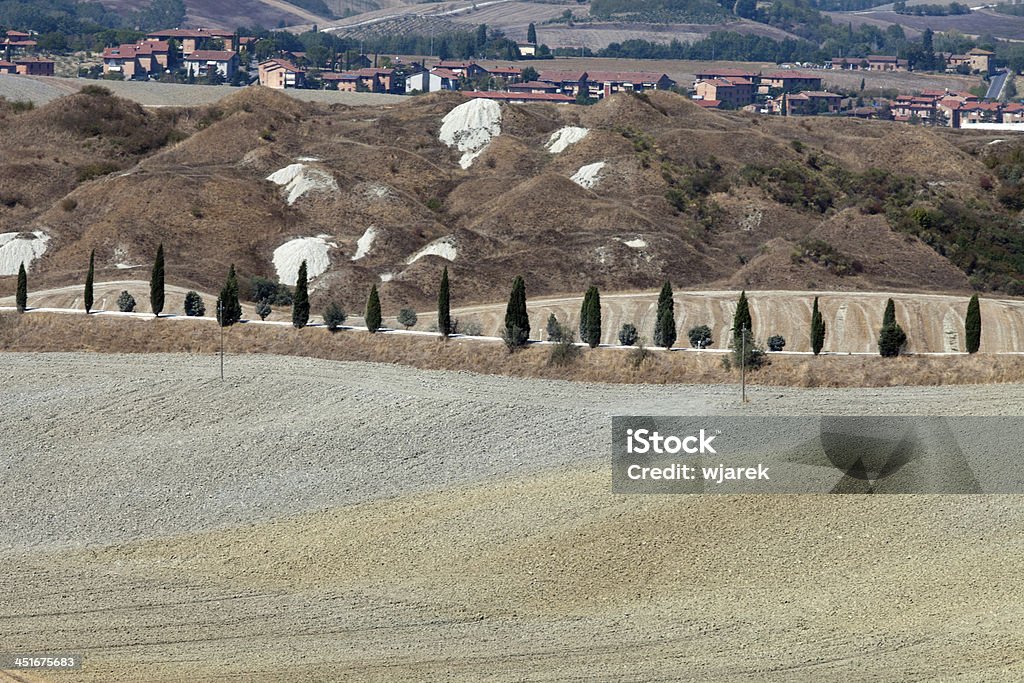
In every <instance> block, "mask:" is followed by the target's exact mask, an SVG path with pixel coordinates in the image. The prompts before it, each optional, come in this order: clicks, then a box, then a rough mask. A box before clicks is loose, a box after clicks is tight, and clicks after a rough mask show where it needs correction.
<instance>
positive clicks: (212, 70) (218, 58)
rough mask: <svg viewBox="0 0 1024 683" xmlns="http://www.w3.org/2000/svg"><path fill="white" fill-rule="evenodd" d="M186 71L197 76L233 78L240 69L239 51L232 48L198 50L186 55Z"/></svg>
mask: <svg viewBox="0 0 1024 683" xmlns="http://www.w3.org/2000/svg"><path fill="white" fill-rule="evenodd" d="M185 71H186V72H187V73H188V75H189V76H194V77H196V78H210V77H214V76H217V77H220V78H223V79H225V80H228V79H230V78H232V77H233V76H234V75H235V72H236V71H238V53H237V52H233V51H231V50H196V51H195V52H191V53H189V55H188V56H187V57H185Z"/></svg>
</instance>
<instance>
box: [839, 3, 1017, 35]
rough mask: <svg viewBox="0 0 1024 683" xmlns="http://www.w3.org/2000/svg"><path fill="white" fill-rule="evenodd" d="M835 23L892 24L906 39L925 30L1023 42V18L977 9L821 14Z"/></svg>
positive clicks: (879, 10) (876, 10)
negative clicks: (941, 13) (933, 14)
mask: <svg viewBox="0 0 1024 683" xmlns="http://www.w3.org/2000/svg"><path fill="white" fill-rule="evenodd" d="M824 14H826V15H828V16H830V17H832V20H833V21H834V22H836V23H837V24H840V25H844V24H853V25H854V26H859V25H861V24H871V25H873V26H878V27H879V28H883V29H884V28H885V27H886V26H890V25H892V24H897V25H899V26H902V27H903V28H904V30H905V31H906V33H907V36H908V37H916V36H918V35H920V34H921V33H922V32H923V31H924V30H925V29H926V28H931V29H932V30H933V31H936V32H949V31H959V32H960V33H963V34H966V35H970V36H980V35H986V34H990V35H993V36H995V37H996V38H1007V39H1011V40H1021V39H1024V17H1015V16H1012V15H1009V14H1002V13H1000V12H996V11H994V10H989V9H979V10H974V11H973V12H971V13H970V14H959V15H952V16H945V17H941V16H936V17H928V16H922V17H918V16H912V15H907V14H897V13H896V12H893V11H890V10H884V9H873V10H866V11H863V12H825V13H824Z"/></svg>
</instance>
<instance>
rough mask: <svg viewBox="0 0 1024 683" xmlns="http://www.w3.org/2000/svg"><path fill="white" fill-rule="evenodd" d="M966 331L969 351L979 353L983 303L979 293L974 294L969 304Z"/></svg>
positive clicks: (965, 321)
mask: <svg viewBox="0 0 1024 683" xmlns="http://www.w3.org/2000/svg"><path fill="white" fill-rule="evenodd" d="M964 331H965V332H966V335H967V353H977V352H978V349H979V348H981V303H980V302H979V301H978V295H977V294H975V295H974V296H972V297H971V301H970V303H968V304H967V317H966V318H964Z"/></svg>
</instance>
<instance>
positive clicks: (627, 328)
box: [619, 323, 640, 346]
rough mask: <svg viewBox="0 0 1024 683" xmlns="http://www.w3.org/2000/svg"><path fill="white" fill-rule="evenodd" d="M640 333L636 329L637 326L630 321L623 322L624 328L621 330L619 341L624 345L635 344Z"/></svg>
mask: <svg viewBox="0 0 1024 683" xmlns="http://www.w3.org/2000/svg"><path fill="white" fill-rule="evenodd" d="M639 338H640V337H639V335H638V334H637V331H636V326H634V325H631V324H629V323H623V325H622V329H621V330H619V343H620V344H622V345H623V346H633V345H634V344H636V342H637V339H639Z"/></svg>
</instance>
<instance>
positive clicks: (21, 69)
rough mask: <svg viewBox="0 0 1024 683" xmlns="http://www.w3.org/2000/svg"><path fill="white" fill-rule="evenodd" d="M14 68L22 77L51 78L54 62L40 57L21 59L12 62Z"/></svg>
mask: <svg viewBox="0 0 1024 683" xmlns="http://www.w3.org/2000/svg"><path fill="white" fill-rule="evenodd" d="M14 66H15V70H16V71H17V72H18V73H19V74H21V75H22V76H52V75H53V68H54V62H53V60H51V59H43V58H42V57H22V58H21V59H15V60H14Z"/></svg>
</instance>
